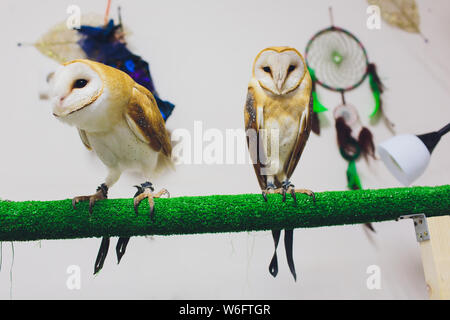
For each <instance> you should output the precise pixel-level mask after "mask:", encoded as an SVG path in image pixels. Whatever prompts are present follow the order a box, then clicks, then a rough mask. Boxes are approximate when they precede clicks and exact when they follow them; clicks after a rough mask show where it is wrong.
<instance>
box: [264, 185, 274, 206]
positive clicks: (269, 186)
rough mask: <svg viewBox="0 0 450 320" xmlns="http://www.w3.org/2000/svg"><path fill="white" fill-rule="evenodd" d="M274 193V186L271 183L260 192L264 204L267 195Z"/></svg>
mask: <svg viewBox="0 0 450 320" xmlns="http://www.w3.org/2000/svg"><path fill="white" fill-rule="evenodd" d="M274 191H275V185H274V184H273V183H269V184H267V188H266V189H264V190H263V191H262V196H263V198H264V201H265V202H267V194H268V193H274Z"/></svg>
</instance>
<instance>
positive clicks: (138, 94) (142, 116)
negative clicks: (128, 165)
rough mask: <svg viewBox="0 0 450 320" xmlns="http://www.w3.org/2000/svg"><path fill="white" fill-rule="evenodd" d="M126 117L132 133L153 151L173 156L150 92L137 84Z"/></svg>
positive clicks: (168, 139) (167, 136)
mask: <svg viewBox="0 0 450 320" xmlns="http://www.w3.org/2000/svg"><path fill="white" fill-rule="evenodd" d="M125 117H126V120H127V123H128V126H129V127H130V129H131V131H133V133H134V134H135V135H136V136H137V137H138V138H139V139H140V140H142V141H144V142H146V143H148V144H149V145H150V147H151V148H152V149H153V150H155V151H157V152H162V154H164V155H165V156H167V157H170V156H171V153H172V145H171V143H170V137H169V133H168V131H167V130H166V127H165V125H164V120H163V118H162V116H161V113H160V112H159V109H158V106H157V104H156V101H155V98H154V97H153V95H152V94H151V93H150V91H148V90H147V89H146V88H144V87H142V86H141V85H139V84H135V86H134V87H133V91H132V97H131V100H130V102H129V104H128V108H127V110H126V115H125Z"/></svg>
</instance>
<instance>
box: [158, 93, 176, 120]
mask: <svg viewBox="0 0 450 320" xmlns="http://www.w3.org/2000/svg"><path fill="white" fill-rule="evenodd" d="M155 100H156V104H157V105H158V109H159V112H161V115H162V117H163V119H164V121H167V119H168V118H169V117H170V115H171V114H172V111H173V109H174V108H175V105H174V104H173V103H171V102H169V101H165V100H161V99H160V98H159V97H158V96H156V95H155Z"/></svg>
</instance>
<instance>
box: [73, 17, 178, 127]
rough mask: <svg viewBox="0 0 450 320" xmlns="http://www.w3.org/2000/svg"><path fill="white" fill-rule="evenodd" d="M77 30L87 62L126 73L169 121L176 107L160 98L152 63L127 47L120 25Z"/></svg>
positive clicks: (110, 24) (84, 27)
mask: <svg viewBox="0 0 450 320" xmlns="http://www.w3.org/2000/svg"><path fill="white" fill-rule="evenodd" d="M119 21H120V17H119ZM77 31H78V33H79V34H80V35H81V39H80V40H79V41H78V44H79V46H80V47H81V48H82V49H83V51H84V52H85V54H86V56H87V58H88V59H91V60H95V61H98V62H101V63H103V64H106V65H109V66H111V67H114V68H117V69H119V70H122V71H123V72H125V73H127V74H128V75H129V76H130V77H131V78H133V80H134V81H136V82H137V83H139V84H140V85H141V86H143V87H145V88H147V89H148V90H149V91H150V92H151V93H152V94H153V96H154V97H155V100H156V103H157V104H158V108H159V111H160V112H161V115H162V116H163V119H164V120H167V118H169V116H170V115H171V113H172V111H173V109H174V108H175V106H174V105H173V104H172V103H171V102H169V101H165V100H162V99H161V98H160V97H159V95H158V93H157V92H156V90H155V86H154V84H153V80H152V76H151V75H150V67H149V64H148V63H147V62H146V61H145V60H143V59H142V58H141V57H140V56H138V55H135V54H134V53H132V52H131V51H130V50H129V49H128V48H127V46H126V42H125V38H124V32H123V28H122V23H121V22H119V24H117V25H115V24H114V20H113V19H110V20H109V22H108V23H107V24H106V25H104V26H99V27H92V26H86V25H82V26H81V27H80V28H79V29H77Z"/></svg>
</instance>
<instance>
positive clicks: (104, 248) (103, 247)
mask: <svg viewBox="0 0 450 320" xmlns="http://www.w3.org/2000/svg"><path fill="white" fill-rule="evenodd" d="M108 249H109V237H103V239H102V243H101V244H100V249H98V254H97V259H95V265H94V274H96V273H97V272H99V271H100V270H101V269H102V268H103V263H105V259H106V256H107V255H108Z"/></svg>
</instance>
